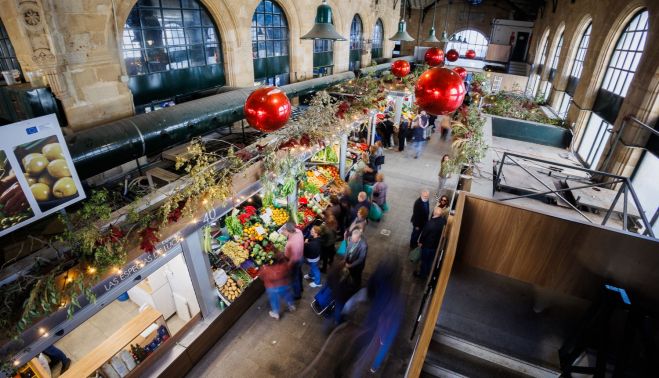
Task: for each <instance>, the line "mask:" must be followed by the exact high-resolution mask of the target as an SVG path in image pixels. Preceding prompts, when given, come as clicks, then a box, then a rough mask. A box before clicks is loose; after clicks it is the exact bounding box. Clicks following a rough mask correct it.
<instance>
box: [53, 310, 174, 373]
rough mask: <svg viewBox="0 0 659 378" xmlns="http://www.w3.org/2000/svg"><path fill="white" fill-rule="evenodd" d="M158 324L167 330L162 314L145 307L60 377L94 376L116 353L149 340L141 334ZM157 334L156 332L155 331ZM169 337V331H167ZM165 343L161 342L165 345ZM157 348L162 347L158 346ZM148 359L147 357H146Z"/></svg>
mask: <svg viewBox="0 0 659 378" xmlns="http://www.w3.org/2000/svg"><path fill="white" fill-rule="evenodd" d="M154 323H155V324H158V327H160V326H161V325H164V326H165V328H167V325H166V323H165V319H164V318H163V316H162V314H161V313H159V312H158V311H156V310H154V309H153V308H151V307H147V308H146V309H144V311H142V312H140V313H139V314H138V315H137V316H136V317H134V318H133V319H131V320H130V321H129V322H128V323H126V324H125V325H124V326H122V327H121V328H119V329H118V330H117V331H116V332H115V333H113V334H112V336H110V337H108V338H107V340H105V341H103V342H102V343H101V344H100V345H98V346H97V347H96V348H94V349H92V350H91V351H90V352H89V353H87V354H86V355H85V357H83V358H82V359H81V360H79V361H75V362H74V363H72V364H71V368H69V370H67V371H66V372H65V373H64V374H62V375H61V376H60V377H62V378H80V377H88V376H90V375H94V373H95V372H96V371H97V370H99V369H100V368H101V366H103V364H105V363H106V362H108V361H110V360H111V359H112V357H114V356H115V355H116V354H117V353H119V352H121V351H122V350H123V349H126V347H130V345H131V344H135V343H137V344H140V345H141V343H144V342H145V341H146V344H148V341H149V340H151V339H149V337H151V336H152V335H153V333H151V334H149V335H147V336H146V337H143V336H141V334H142V333H143V332H144V331H145V330H147V329H148V328H149V327H150V326H151V325H152V324H154ZM156 332H157V331H156ZM167 333H168V335H169V329H167ZM165 342H166V341H163V343H165ZM159 347H162V345H160V346H159ZM147 358H148V357H147Z"/></svg>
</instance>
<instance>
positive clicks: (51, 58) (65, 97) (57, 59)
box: [0, 0, 400, 130]
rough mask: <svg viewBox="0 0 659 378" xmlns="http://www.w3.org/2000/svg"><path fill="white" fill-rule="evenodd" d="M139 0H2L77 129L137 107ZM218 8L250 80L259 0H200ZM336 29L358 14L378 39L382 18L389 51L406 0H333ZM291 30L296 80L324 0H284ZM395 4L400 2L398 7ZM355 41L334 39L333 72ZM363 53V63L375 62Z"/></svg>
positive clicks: (24, 63)
mask: <svg viewBox="0 0 659 378" xmlns="http://www.w3.org/2000/svg"><path fill="white" fill-rule="evenodd" d="M136 2H137V0H0V9H2V13H0V17H1V18H2V21H3V23H4V25H5V27H6V28H7V32H8V34H9V36H10V39H11V42H12V44H13V46H14V48H15V50H16V54H17V58H18V60H19V62H20V64H21V67H22V68H23V70H24V71H25V72H30V71H35V70H37V69H41V70H43V71H44V72H45V73H46V74H47V81H48V83H49V85H50V86H51V88H52V90H53V93H55V95H56V96H57V98H59V99H60V100H61V101H62V104H63V106H64V111H65V113H66V117H67V120H68V122H69V125H70V127H71V129H73V130H80V129H83V128H86V127H91V126H95V125H99V124H103V123H106V122H108V121H111V120H114V119H119V118H123V117H126V116H130V115H132V114H134V107H133V100H132V94H131V92H130V90H129V89H128V87H127V85H126V82H127V77H126V69H125V67H124V63H123V60H122V58H121V51H120V43H121V42H120V38H119V36H121V35H122V33H123V28H124V23H125V20H126V18H127V17H128V14H129V13H130V11H131V9H132V7H133V6H134V5H135V3H136ZM200 2H201V3H203V4H204V5H205V6H206V8H207V9H208V10H209V12H210V13H211V16H212V17H213V19H214V21H215V23H216V25H217V27H218V29H219V32H220V36H221V39H222V48H223V54H224V59H223V61H224V65H225V67H224V68H225V72H226V81H227V85H229V86H251V85H253V83H254V72H253V66H252V44H251V30H250V27H251V21H252V15H253V12H254V10H255V9H256V6H257V4H258V3H259V0H241V1H234V0H200ZM328 2H329V4H330V6H331V7H332V9H333V11H334V16H335V20H334V24H335V26H336V29H337V31H338V32H339V33H340V34H341V35H343V36H344V37H346V38H348V37H349V35H350V23H351V22H352V18H353V17H354V15H355V14H359V15H360V17H361V18H362V22H363V27H364V36H363V38H364V39H371V35H372V32H373V27H374V25H375V22H376V21H377V19H378V18H380V19H381V20H382V23H383V25H384V35H385V43H384V56H385V57H391V51H392V49H393V47H394V44H393V42H391V41H389V40H388V38H387V36H389V35H392V34H393V33H394V32H395V29H396V27H397V22H398V14H399V11H400V1H396V2H394V0H386V1H379V2H377V4H376V2H374V1H371V0H351V1H340V0H329V1H328ZM278 3H279V5H280V6H281V7H282V8H283V9H284V12H285V13H286V17H287V19H288V25H289V32H290V35H289V37H290V41H291V42H290V43H291V45H290V46H289V51H290V72H291V77H290V80H291V82H295V81H301V80H306V79H310V78H311V77H312V76H313V54H312V53H313V42H312V41H306V40H305V41H303V40H300V36H301V35H303V34H305V33H306V32H307V31H309V30H310V29H311V27H312V26H313V24H314V20H315V16H316V7H317V6H318V5H319V4H320V3H321V1H320V0H279V1H278ZM394 3H395V4H396V7H395V8H394ZM348 49H349V42H348V41H345V42H337V43H335V45H334V72H337V73H338V72H343V71H346V70H347V69H348V56H349V51H348ZM370 62H371V57H370V53H369V54H366V55H362V66H366V65H368V64H370Z"/></svg>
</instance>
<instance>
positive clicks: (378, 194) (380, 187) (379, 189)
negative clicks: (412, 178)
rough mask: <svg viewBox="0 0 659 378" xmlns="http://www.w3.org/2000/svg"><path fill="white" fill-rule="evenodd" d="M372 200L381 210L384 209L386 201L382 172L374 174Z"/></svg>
mask: <svg viewBox="0 0 659 378" xmlns="http://www.w3.org/2000/svg"><path fill="white" fill-rule="evenodd" d="M373 202H375V203H376V204H378V206H380V208H381V209H382V210H385V204H386V203H387V184H385V182H384V174H382V172H380V173H378V174H377V175H375V185H373Z"/></svg>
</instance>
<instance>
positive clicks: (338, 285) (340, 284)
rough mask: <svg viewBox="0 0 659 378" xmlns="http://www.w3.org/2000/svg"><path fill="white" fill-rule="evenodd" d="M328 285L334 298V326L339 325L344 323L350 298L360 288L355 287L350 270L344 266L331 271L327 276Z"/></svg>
mask: <svg viewBox="0 0 659 378" xmlns="http://www.w3.org/2000/svg"><path fill="white" fill-rule="evenodd" d="M327 285H328V286H329V288H330V290H331V291H332V297H333V298H334V311H333V312H332V319H333V320H334V325H339V324H341V322H343V315H342V313H343V307H344V306H345V304H346V302H348V300H349V299H350V297H352V296H353V295H354V294H355V292H357V290H359V286H358V285H355V283H354V281H353V279H352V276H351V275H350V270H349V269H348V268H346V267H345V266H344V265H340V266H336V267H334V268H332V269H330V272H329V273H328V274H327Z"/></svg>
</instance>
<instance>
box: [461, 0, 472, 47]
mask: <svg viewBox="0 0 659 378" xmlns="http://www.w3.org/2000/svg"><path fill="white" fill-rule="evenodd" d="M470 15H471V4H469V3H467V30H470V29H469V16H470ZM462 43H464V44H469V42H467V36H466V35H465V36H464V37H463V38H462Z"/></svg>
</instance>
